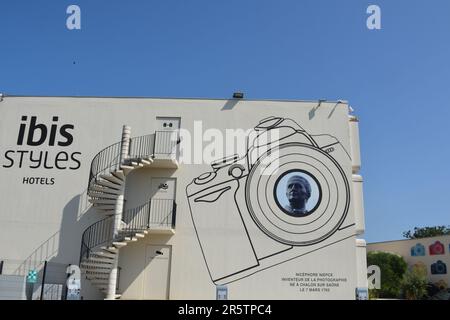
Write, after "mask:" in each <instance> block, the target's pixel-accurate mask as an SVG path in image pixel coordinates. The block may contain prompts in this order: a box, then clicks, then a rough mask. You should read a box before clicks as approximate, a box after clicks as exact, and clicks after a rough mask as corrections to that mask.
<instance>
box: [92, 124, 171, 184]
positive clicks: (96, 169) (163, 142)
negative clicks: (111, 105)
mask: <svg viewBox="0 0 450 320" xmlns="http://www.w3.org/2000/svg"><path fill="white" fill-rule="evenodd" d="M177 132H178V131H177V130H174V131H156V132H155V133H154V134H149V135H145V136H139V137H134V138H130V147H129V150H128V158H127V159H123V161H124V162H125V163H126V162H127V161H130V160H133V159H137V158H154V157H155V155H171V154H175V150H176V148H175V147H176V145H177V144H178V142H179V141H178V135H177V134H176V133H177ZM121 149H122V142H117V143H114V144H112V145H110V146H108V147H106V148H104V149H103V150H101V151H100V152H99V153H97V154H96V155H95V156H94V158H93V159H92V162H91V169H90V173H89V183H88V186H89V187H92V186H93V185H95V183H96V182H97V179H98V178H99V176H100V175H101V174H104V173H107V172H111V171H116V170H119V169H120V166H121V165H122V164H123V163H121V157H120V156H121V151H122V150H121Z"/></svg>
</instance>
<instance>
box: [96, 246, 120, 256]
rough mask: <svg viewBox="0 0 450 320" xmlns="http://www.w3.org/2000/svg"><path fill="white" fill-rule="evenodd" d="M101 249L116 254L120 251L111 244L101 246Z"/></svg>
mask: <svg viewBox="0 0 450 320" xmlns="http://www.w3.org/2000/svg"><path fill="white" fill-rule="evenodd" d="M100 249H102V250H103V251H106V252H110V253H114V254H116V253H118V252H119V250H118V249H117V248H116V247H113V246H111V247H101V248H100Z"/></svg>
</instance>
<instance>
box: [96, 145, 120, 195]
mask: <svg viewBox="0 0 450 320" xmlns="http://www.w3.org/2000/svg"><path fill="white" fill-rule="evenodd" d="M121 147H122V143H121V142H117V143H114V144H112V145H110V146H108V147H106V148H105V149H103V150H101V151H100V152H99V153H97V154H96V155H95V157H94V159H92V162H91V170H90V172H89V187H90V186H92V184H93V183H94V182H95V181H96V179H97V178H98V177H99V176H100V175H101V174H104V173H108V172H110V171H112V170H114V169H117V170H118V169H119V167H120V152H121Z"/></svg>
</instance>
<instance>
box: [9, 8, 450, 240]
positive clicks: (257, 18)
mask: <svg viewBox="0 0 450 320" xmlns="http://www.w3.org/2000/svg"><path fill="white" fill-rule="evenodd" d="M70 4H77V5H79V6H80V8H81V17H82V22H81V23H82V25H81V26H82V29H81V30H76V31H69V30H68V29H67V28H66V18H67V16H68V15H67V14H66V8H67V7H68V6H69V5H70ZM370 4H376V5H379V6H380V8H381V12H382V29H381V30H368V29H367V27H366V19H367V17H368V15H367V14H366V9H367V7H368V6H369V5H370ZM0 30H1V33H0V34H1V44H0V67H1V68H0V92H4V93H9V94H25V95H99V96H103V95H105V96H167V97H214V98H228V97H230V95H231V93H232V92H234V91H236V90H242V91H244V92H245V94H246V97H247V98H252V99H266V98H274V99H275V98H280V99H305V100H315V99H320V98H324V99H329V100H336V99H345V100H348V101H350V103H351V105H352V106H353V108H354V109H355V110H356V114H357V115H358V117H359V118H360V121H361V123H360V131H361V132H360V133H361V148H362V160H363V169H362V171H361V172H362V175H363V177H364V180H365V185H364V191H365V194H364V196H365V210H366V226H367V229H366V230H367V232H366V235H365V238H366V239H367V240H368V241H383V240H389V239H399V238H401V237H402V232H403V231H405V230H408V229H411V228H413V227H414V226H431V225H443V224H447V225H448V224H449V220H450V212H449V211H450V208H449V205H448V202H447V200H448V199H449V198H450V190H449V186H448V181H449V180H450V169H449V161H448V158H449V156H450V148H449V147H448V145H449V144H448V141H447V139H448V138H450V125H449V117H450V106H449V104H450V89H449V87H450V36H449V35H450V1H448V0H433V1H417V0H396V1H381V0H376V1H375V0H374V1H363V0H345V1H334V0H289V1H288V0H284V1H274V0H271V1H267V0H253V1H246V0H240V1H236V0H227V1H210V0H209V1H207V0H202V1H200V0H190V1H173V0H169V1H153V0H146V1H144V0H142V1H137V0H135V1H128V2H126V1H116V0H114V1H113V0H108V1H106V0H96V1H87V0H73V1H62V0H61V1H49V0H42V1H33V2H31V1H24V0H16V1H6V0H3V1H2V2H1V4H0Z"/></svg>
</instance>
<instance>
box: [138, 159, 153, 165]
mask: <svg viewBox="0 0 450 320" xmlns="http://www.w3.org/2000/svg"><path fill="white" fill-rule="evenodd" d="M152 162H153V161H148V160H145V159H142V160H141V163H142V164H143V165H144V166H149V165H151V164H152Z"/></svg>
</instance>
